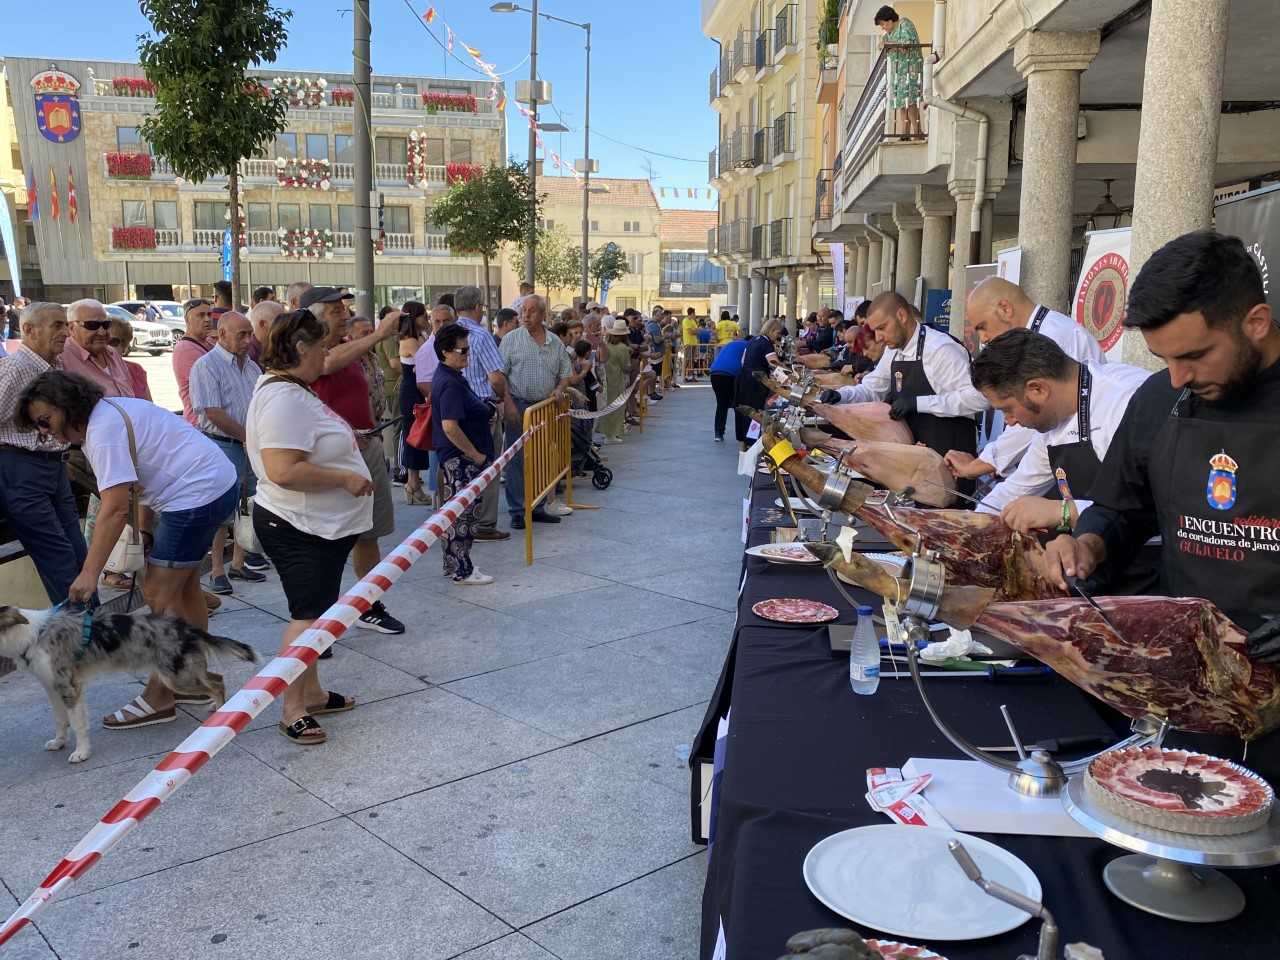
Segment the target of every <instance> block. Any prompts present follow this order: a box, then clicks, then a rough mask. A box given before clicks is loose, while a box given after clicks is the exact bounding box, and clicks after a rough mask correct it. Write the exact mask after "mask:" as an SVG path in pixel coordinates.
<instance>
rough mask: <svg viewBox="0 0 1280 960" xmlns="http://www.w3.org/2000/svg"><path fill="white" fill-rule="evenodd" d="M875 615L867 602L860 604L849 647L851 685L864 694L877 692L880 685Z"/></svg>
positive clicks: (857, 691) (878, 642)
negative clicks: (873, 619)
mask: <svg viewBox="0 0 1280 960" xmlns="http://www.w3.org/2000/svg"><path fill="white" fill-rule="evenodd" d="M873 615H874V611H873V610H872V609H871V607H870V606H868V605H867V604H860V605H859V606H858V626H857V627H856V628H855V629H854V631H853V644H852V645H851V646H850V647H849V686H850V687H852V688H853V692H854V693H860V694H862V695H864V696H866V695H869V694H872V693H875V692H876V689H877V688H878V687H879V686H880V641H879V640H878V639H877V637H876V625H875V623H874V622H872V619H871V618H872V616H873Z"/></svg>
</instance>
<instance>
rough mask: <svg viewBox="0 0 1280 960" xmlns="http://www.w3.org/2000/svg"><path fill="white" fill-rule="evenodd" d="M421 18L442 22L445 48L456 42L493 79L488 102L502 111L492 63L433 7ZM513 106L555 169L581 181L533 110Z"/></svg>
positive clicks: (502, 97) (499, 82)
mask: <svg viewBox="0 0 1280 960" xmlns="http://www.w3.org/2000/svg"><path fill="white" fill-rule="evenodd" d="M422 20H423V22H424V23H426V24H427V25H428V26H430V25H431V24H433V23H435V22H436V21H437V20H439V21H440V22H441V23H442V24H444V29H445V49H446V50H447V51H448V52H449V53H450V54H452V53H453V47H454V44H455V42H456V43H457V44H458V45H459V46H461V47H462V49H463V50H464V51H466V54H467V56H468V57H470V58H471V60H472V62H474V63H475V65H476V68H477V69H478V70H479V71H480V72H481V73H483V74H484V75H485V76H486V77H488V78H489V79H490V80H492V81H493V87H492V88H491V89H490V90H489V97H488V99H489V101H490V102H492V103H494V104H495V106H494V109H495V110H496V111H497V112H498V113H502V111H503V110H504V109H505V108H506V106H507V95H506V92H505V91H504V90H503V86H502V77H501V75H500V74H499V73H498V72H497V68H496V67H494V65H493V64H492V63H488V62H486V61H485V59H484V57H483V55H482V54H481V53H480V51H479V50H477V49H476V48H475V47H473V46H471V45H469V44H467V43H466V42H464V41H462V40H461V39H460V38H459V37H458V35H457V34H456V33H454V31H453V27H451V26H449V24H448V23H447V22H446V21H445V19H444V18H443V17H441V16H440V15H439V14H438V13H437V12H436V8H435V7H427V11H426V13H424V14H423V15H422ZM515 106H516V109H517V110H519V111H520V113H521V114H522V115H523V116H524V118H525V119H526V120H527V121H528V122H529V127H530V128H531V129H532V130H533V136H534V140H535V141H536V142H537V144H538V148H539V149H540V150H542V152H543V153H544V154H545V155H546V157H547V159H548V160H550V161H551V165H552V166H554V167H555V168H556V169H557V170H562V171H565V172H567V173H569V174H571V175H572V176H573V178H574V179H575V180H579V181H581V179H582V174H580V173H579V172H578V171H577V170H575V169H574V168H573V164H572V163H569V162H566V161H565V159H564V158H563V157H561V156H560V154H558V153H556V151H554V150H549V149H548V148H547V145H546V143H545V142H544V141H543V139H542V131H540V130H539V129H538V123H537V121H536V120H535V119H534V116H533V111H532V110H530V109H529V108H528V107H526V106H525V105H524V104H523V103H517V104H516V105H515Z"/></svg>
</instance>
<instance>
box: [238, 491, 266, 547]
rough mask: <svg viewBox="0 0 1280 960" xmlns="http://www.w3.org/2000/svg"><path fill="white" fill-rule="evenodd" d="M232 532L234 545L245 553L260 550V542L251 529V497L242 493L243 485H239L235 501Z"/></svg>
mask: <svg viewBox="0 0 1280 960" xmlns="http://www.w3.org/2000/svg"><path fill="white" fill-rule="evenodd" d="M234 532H235V537H236V545H237V546H238V547H240V549H241V550H243V551H244V552H245V553H261V552H262V544H261V543H259V542H258V534H257V533H255V532H254V529H253V497H247V496H245V495H244V487H241V496H240V499H239V501H237V503H236V519H235V524H234Z"/></svg>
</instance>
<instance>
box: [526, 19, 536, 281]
mask: <svg viewBox="0 0 1280 960" xmlns="http://www.w3.org/2000/svg"><path fill="white" fill-rule="evenodd" d="M529 19H530V20H531V21H532V26H531V27H530V33H529V110H530V120H529V236H528V238H527V239H526V241H525V245H524V279H525V281H526V282H527V283H530V284H532V283H533V259H534V251H535V248H536V247H537V245H538V219H537V217H538V0H533V16H531V17H530V18H529Z"/></svg>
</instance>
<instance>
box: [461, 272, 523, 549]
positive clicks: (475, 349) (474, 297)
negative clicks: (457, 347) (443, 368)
mask: <svg viewBox="0 0 1280 960" xmlns="http://www.w3.org/2000/svg"><path fill="white" fill-rule="evenodd" d="M481 299H482V295H481V293H480V288H479V287H475V286H466V287H459V288H458V289H457V292H455V293H454V295H453V306H454V309H455V310H456V311H457V314H458V322H459V323H460V324H462V327H463V329H464V330H466V331H467V333H468V337H467V345H468V347H469V348H470V351H471V352H470V354H469V360H468V361H467V367H466V370H465V372H464V373H463V376H464V377H466V380H467V383H468V384H470V385H471V389H472V390H473V391H475V394H476V396H477V397H479V398H480V399H481V400H484V401H487V402H488V403H490V404H492V406H493V415H492V417H491V418H490V421H489V432H490V439H491V440H492V441H493V449H494V450H501V449H503V442H502V440H503V418H502V410H503V408H504V406H505V405H506V403H507V378H506V377H505V376H504V375H503V373H502V354H501V353H500V352H499V351H498V344H497V341H495V340H494V339H493V334H491V333H490V332H489V331H488V330H486V329H485V327H484V324H483V323H481V322H480V320H481V317H482V315H483V313H484V305H483V304H482V303H481ZM501 486H502V485H501V484H500V483H499V482H498V481H497V480H496V479H495V480H494V481H493V483H491V484H489V486H487V487H485V491H484V493H483V494H481V496H480V503H479V505H478V506H477V507H476V513H475V516H476V532H475V539H477V540H481V541H498V540H509V539H511V534H509V533H508V532H507V531H505V530H499V529H498V491H499V489H500V488H501Z"/></svg>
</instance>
